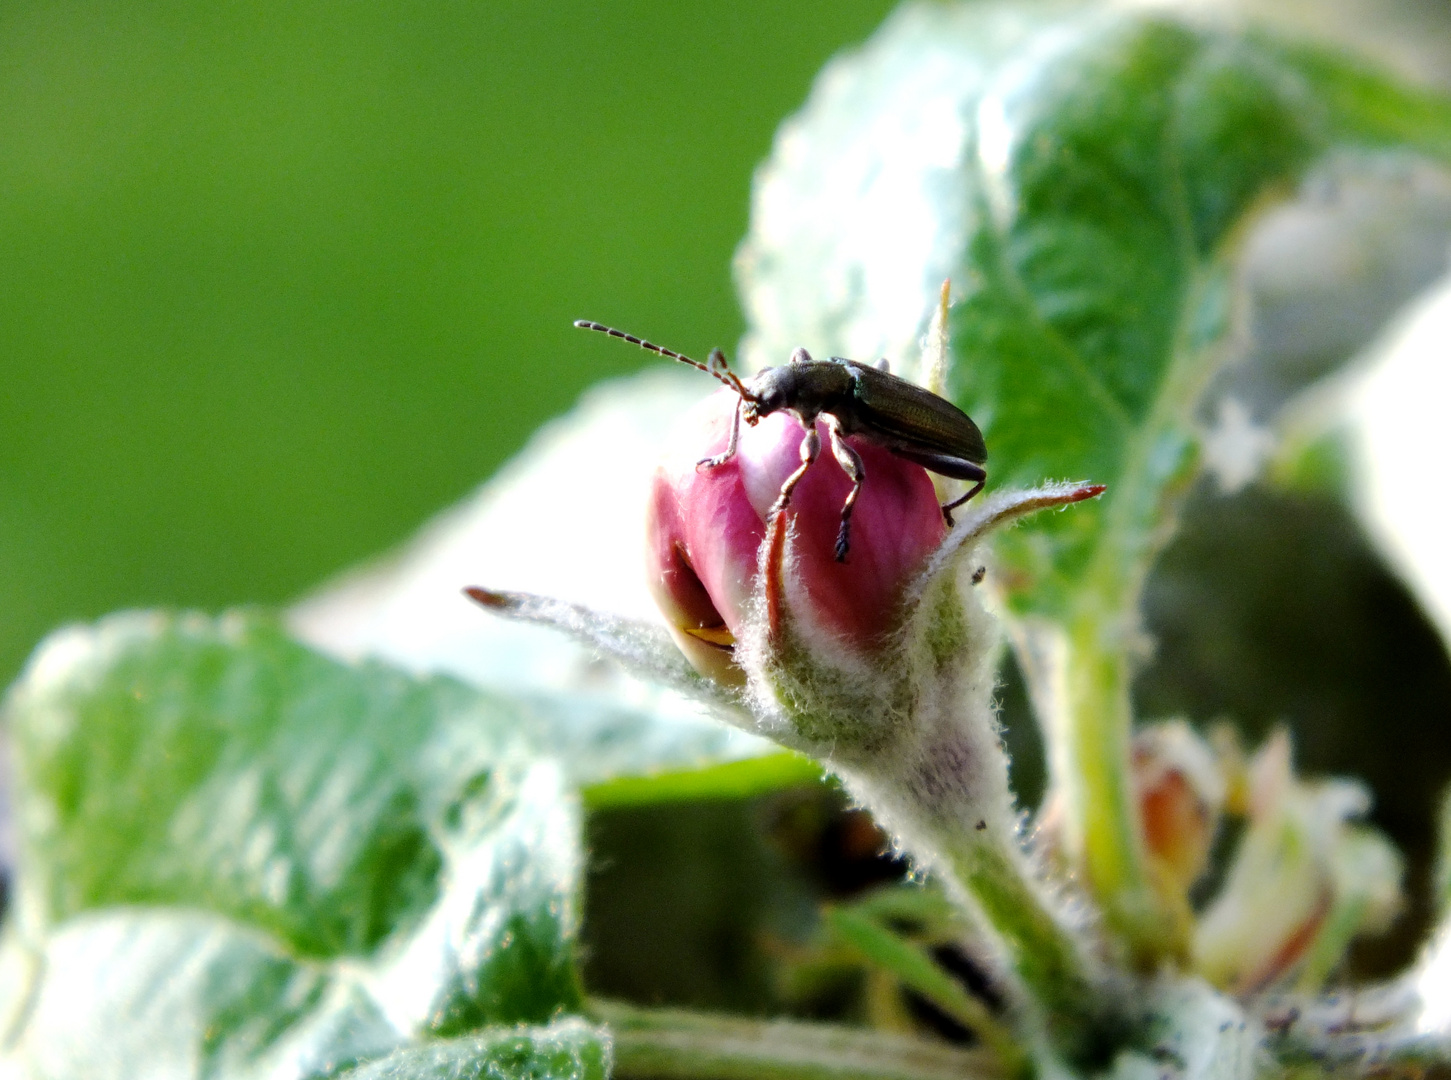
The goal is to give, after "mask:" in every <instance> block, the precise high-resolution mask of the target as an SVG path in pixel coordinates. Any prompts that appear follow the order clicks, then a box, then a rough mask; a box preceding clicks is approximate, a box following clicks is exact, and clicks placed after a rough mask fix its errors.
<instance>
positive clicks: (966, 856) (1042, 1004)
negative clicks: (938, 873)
mask: <svg viewBox="0 0 1451 1080" xmlns="http://www.w3.org/2000/svg"><path fill="white" fill-rule="evenodd" d="M949 857H950V859H951V861H952V869H953V874H954V876H955V877H956V878H957V880H958V881H959V882H961V883H962V885H963V887H964V888H965V889H966V890H967V891H968V893H969V894H970V895H971V896H972V898H973V899H974V900H975V901H976V902H977V905H978V907H979V908H980V909H981V911H982V914H983V916H984V918H985V919H986V921H987V923H988V925H989V926H991V928H992V930H993V931H994V933H995V935H996V937H997V939H998V942H999V943H1000V944H1001V946H1002V948H1003V950H1004V952H1005V953H1006V957H1007V961H1008V964H1009V966H1010V967H1011V969H1012V970H1013V972H1014V973H1015V974H1016V975H1017V976H1018V978H1019V979H1020V980H1021V981H1022V983H1023V986H1024V987H1025V988H1026V989H1027V991H1028V993H1029V995H1030V997H1031V998H1032V1000H1033V1003H1034V1005H1035V1006H1036V1009H1037V1013H1038V1015H1037V1017H1035V1019H1036V1020H1037V1021H1038V1022H1039V1023H1041V1024H1042V1027H1043V1029H1044V1030H1043V1034H1044V1035H1045V1036H1046V1038H1047V1041H1048V1043H1049V1044H1050V1045H1051V1046H1052V1047H1053V1049H1054V1050H1055V1051H1056V1053H1058V1054H1059V1055H1061V1056H1062V1057H1063V1058H1064V1059H1065V1060H1067V1061H1087V1060H1089V1059H1091V1058H1092V1057H1093V1056H1094V1055H1095V1054H1096V1053H1097V1052H1098V1051H1099V1050H1100V1049H1101V1048H1102V1046H1103V1045H1104V1044H1105V1043H1106V1042H1111V1041H1112V1040H1113V1039H1114V1038H1115V1037H1116V1036H1117V1034H1118V1031H1117V1028H1118V1026H1119V1025H1118V1024H1117V1023H1116V1022H1115V1021H1116V1018H1115V1017H1114V1016H1113V1014H1112V1006H1113V1005H1114V1004H1116V1002H1115V1001H1114V999H1113V998H1112V997H1111V996H1110V995H1105V994H1104V993H1102V987H1101V986H1099V985H1098V984H1097V980H1095V979H1093V978H1092V977H1091V974H1090V968H1089V961H1088V958H1087V957H1086V956H1085V954H1084V952H1083V950H1082V948H1081V947H1080V946H1079V943H1078V941H1077V940H1076V939H1075V938H1074V937H1073V936H1072V935H1071V934H1070V933H1069V932H1068V930H1067V928H1066V927H1064V926H1063V925H1062V923H1060V922H1059V921H1058V919H1057V918H1055V917H1054V914H1053V913H1052V912H1051V911H1050V910H1049V909H1048V908H1047V907H1046V906H1045V904H1044V902H1043V899H1042V897H1041V896H1040V895H1039V894H1038V893H1037V891H1036V890H1035V889H1034V888H1033V887H1032V886H1031V885H1030V884H1029V882H1028V881H1027V880H1026V879H1025V878H1024V876H1023V872H1022V868H1021V867H1020V865H1019V863H1018V860H1016V859H1014V858H1013V857H1012V856H1011V855H1009V854H1008V853H1006V852H1003V851H1000V850H998V849H997V848H996V847H994V846H993V844H992V843H991V841H989V840H986V839H984V840H982V841H980V842H971V841H969V842H967V843H963V844H959V845H957V846H956V847H955V848H953V849H952V850H951V851H950V853H949Z"/></svg>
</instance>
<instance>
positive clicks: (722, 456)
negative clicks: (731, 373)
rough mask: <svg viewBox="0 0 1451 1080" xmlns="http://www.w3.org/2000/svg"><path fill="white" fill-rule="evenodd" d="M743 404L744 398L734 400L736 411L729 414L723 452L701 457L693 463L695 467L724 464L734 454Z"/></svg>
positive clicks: (737, 441) (738, 436) (711, 467)
mask: <svg viewBox="0 0 1451 1080" xmlns="http://www.w3.org/2000/svg"><path fill="white" fill-rule="evenodd" d="M745 404H746V399H745V398H740V399H739V400H737V401H736V411H735V412H734V413H732V414H731V437H730V441H729V442H727V443H726V448H725V450H724V452H722V453H719V454H717V455H716V456H715V457H708V458H701V459H700V460H699V461H697V462H696V463H695V467H696V468H697V469H713V468H715V467H716V466H717V465H724V464H725V463H726V462H727V461H729V460H730V459H731V458H733V457H735V456H736V447H737V446H739V445H740V441H741V409H742V408H743V407H744V406H745Z"/></svg>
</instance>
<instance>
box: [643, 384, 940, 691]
mask: <svg viewBox="0 0 1451 1080" xmlns="http://www.w3.org/2000/svg"><path fill="white" fill-rule="evenodd" d="M737 400H738V399H737V397H736V395H735V394H734V393H732V392H731V391H729V390H721V391H719V392H717V393H716V394H714V395H712V396H711V397H709V398H707V399H706V400H705V401H703V402H701V403H700V405H699V406H697V407H696V408H695V409H693V410H691V412H690V413H689V414H687V416H686V417H685V419H684V421H683V423H682V427H681V429H680V431H681V434H680V437H679V438H678V439H677V440H676V442H675V444H674V445H673V446H672V447H671V449H670V451H669V453H668V456H667V458H666V461H665V462H664V463H663V464H662V465H661V466H660V467H659V469H658V470H657V471H656V474H655V480H654V487H653V491H652V497H651V501H650V513H649V518H648V523H647V537H648V540H647V547H646V551H647V563H648V566H647V569H648V577H649V582H650V587H651V589H652V591H653V593H654V595H655V600H656V602H657V603H658V604H659V605H660V608H661V610H662V611H663V612H664V613H665V616H666V619H667V622H668V623H669V625H670V627H671V631H672V633H673V634H674V636H675V638H676V640H677V641H678V642H679V644H680V646H681V648H682V650H684V652H685V654H686V656H688V657H689V658H690V661H691V663H692V664H694V665H695V666H696V668H697V669H698V670H700V671H701V672H702V673H704V674H706V675H709V676H712V677H715V678H720V679H724V680H726V681H730V682H736V683H738V682H740V681H741V679H742V675H741V673H740V672H739V670H738V669H736V668H735V666H734V664H733V662H732V660H731V649H732V647H733V645H734V643H735V640H736V639H737V638H738V637H740V636H741V634H742V630H743V626H744V623H745V621H746V619H747V618H748V616H749V614H750V607H751V604H752V598H753V596H754V595H755V592H756V586H757V577H758V574H759V568H760V566H761V557H760V549H761V544H762V541H763V540H764V538H765V536H766V521H767V517H768V515H769V513H770V509H771V506H772V504H773V503H775V501H776V499H777V497H778V495H779V494H780V491H781V485H782V484H783V483H784V482H785V481H786V478H787V477H788V476H790V475H791V473H792V472H794V471H795V470H796V469H797V468H798V467H799V465H800V464H801V456H800V453H801V451H800V447H801V441H802V439H803V438H804V437H805V432H804V431H803V430H802V428H801V425H800V424H799V423H798V422H797V421H796V419H795V418H794V417H792V416H790V415H789V414H787V413H784V412H778V413H774V414H772V415H770V416H767V417H765V418H764V419H762V420H761V422H760V423H759V424H757V425H755V426H754V427H752V426H747V425H744V424H743V425H742V426H741V435H740V446H739V449H738V452H737V453H736V456H735V457H734V458H732V459H731V460H729V461H727V462H725V463H723V464H721V465H717V466H713V467H711V466H697V462H699V461H700V460H701V459H702V458H707V457H711V456H713V455H715V454H719V453H721V452H722V451H724V450H725V447H726V444H727V441H728V438H729V434H730V423H731V418H732V415H733V413H734V410H735V407H736V402H737ZM817 430H818V434H819V435H820V437H821V447H822V448H821V453H820V456H819V457H818V458H817V459H816V462H815V463H814V464H813V465H812V466H811V468H810V469H808V470H807V471H806V475H805V476H804V477H803V478H802V480H801V482H800V483H799V484H798V485H797V486H796V489H795V491H794V492H793V494H792V497H791V503H790V505H789V506H788V508H787V510H786V520H787V524H788V525H789V527H790V529H791V532H792V539H791V544H790V553H789V558H788V562H787V570H786V573H787V576H788V578H789V579H790V580H789V585H790V588H791V593H792V599H793V603H794V604H795V605H796V606H797V608H798V609H799V610H797V616H798V617H799V618H800V619H801V620H803V621H805V622H807V623H808V624H809V625H810V626H811V628H812V629H816V630H820V631H822V632H825V633H826V634H828V635H830V636H831V638H833V639H835V640H836V641H839V642H841V643H843V644H845V645H846V646H848V647H849V648H851V649H853V650H857V651H872V650H876V649H878V648H880V647H881V646H882V644H883V643H884V641H885V639H886V637H887V636H888V635H889V634H890V633H891V631H893V630H894V629H896V628H897V625H898V622H899V618H900V610H899V608H900V601H901V599H902V594H903V590H904V588H905V587H906V585H907V584H908V583H909V582H910V581H911V580H912V579H913V578H914V576H915V575H916V574H917V573H918V572H920V571H921V569H922V567H923V566H924V564H925V562H926V559H927V557H928V556H929V555H930V554H931V553H932V552H933V551H934V550H936V548H937V546H938V545H939V544H940V543H941V542H942V538H943V536H944V535H945V532H946V526H945V524H944V522H943V520H942V512H941V510H940V509H939V505H938V501H937V493H936V490H935V489H934V488H933V485H932V480H931V478H930V477H929V476H928V474H927V471H926V470H925V469H923V468H922V467H921V466H920V465H914V464H912V463H911V462H908V461H905V460H903V459H902V458H899V457H897V456H895V455H893V454H891V453H889V452H888V451H886V450H884V449H882V448H881V447H880V446H877V445H876V444H874V443H872V442H871V441H870V440H868V439H865V438H861V437H859V436H857V437H851V438H849V439H848V442H849V443H850V444H851V446H852V447H853V449H855V450H856V451H857V453H859V454H860V455H861V458H862V463H863V466H864V467H865V471H866V482H865V484H864V485H863V487H862V490H861V494H860V496H859V497H858V499H857V503H856V508H855V512H854V513H853V515H852V520H851V549H850V552H849V554H848V555H847V558H846V561H845V562H837V561H836V558H835V544H836V535H837V529H838V527H839V525H840V522H841V508H842V504H843V503H844V502H845V501H846V497H847V494H848V493H849V492H850V490H851V480H850V479H849V478H848V477H847V475H846V473H845V472H844V471H843V469H842V468H841V466H840V465H839V464H838V463H837V462H836V460H835V458H833V457H832V455H831V450H830V445H831V444H830V441H829V439H828V438H827V432H826V428H825V425H824V424H818V428H817Z"/></svg>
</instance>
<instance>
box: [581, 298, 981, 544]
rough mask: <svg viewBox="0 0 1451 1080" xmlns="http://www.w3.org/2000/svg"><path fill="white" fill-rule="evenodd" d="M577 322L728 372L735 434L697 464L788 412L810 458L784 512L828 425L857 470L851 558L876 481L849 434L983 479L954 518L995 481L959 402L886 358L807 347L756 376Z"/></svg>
mask: <svg viewBox="0 0 1451 1080" xmlns="http://www.w3.org/2000/svg"><path fill="white" fill-rule="evenodd" d="M574 325H575V326H577V327H579V328H580V329H582V330H594V331H597V332H598V333H601V334H608V335H609V336H610V337H617V338H621V339H623V340H625V341H628V342H630V343H631V344H632V345H638V346H640V348H642V349H646V350H648V351H649V352H652V353H656V354H657V355H659V356H664V357H668V358H669V359H671V360H678V361H680V363H682V364H689V365H690V366H691V367H693V368H697V369H699V370H701V371H704V372H705V373H706V374H707V375H711V376H713V377H715V378H716V379H719V380H720V381H721V382H723V383H724V384H725V385H726V386H729V387H730V388H731V389H732V390H734V391H735V392H736V394H738V395H739V397H740V400H739V401H738V402H737V403H736V411H735V416H734V417H733V418H732V420H731V433H730V440H729V441H728V442H727V443H726V448H725V450H724V451H723V452H722V453H720V454H717V455H716V456H715V457H708V458H702V459H701V460H700V461H699V462H698V463H697V465H696V467H697V468H715V467H716V466H719V465H724V464H725V463H726V462H727V461H729V460H730V459H731V458H733V457H735V454H736V447H737V446H738V445H739V443H740V434H741V421H742V420H745V422H746V423H747V424H750V425H752V426H754V425H755V424H756V423H758V422H759V421H760V419H761V417H763V416H769V415H771V414H772V413H774V412H780V411H782V410H785V411H786V412H789V413H791V414H792V415H793V416H794V417H796V419H797V420H798V421H799V422H800V424H801V426H802V428H804V429H805V431H806V438H804V439H803V440H801V465H800V467H799V468H797V469H796V470H795V471H794V472H793V473H792V474H791V475H790V476H788V477H787V478H786V482H785V483H783V484H782V485H781V492H780V494H779V495H777V497H776V501H775V503H774V504H773V505H772V506H771V511H770V513H771V515H773V516H774V515H776V514H779V513H780V512H781V511H782V510H784V509H786V506H787V504H788V503H789V502H790V501H791V492H792V491H794V490H795V488H796V485H797V484H798V483H799V482H800V480H801V478H802V477H803V476H805V475H806V470H807V469H809V468H811V463H812V462H814V461H815V460H816V457H817V455H818V454H819V453H820V452H821V438H820V436H818V435H817V433H816V421H817V420H818V419H820V420H822V421H823V422H824V423H825V425H826V433H827V437H828V439H829V440H830V443H831V453H832V456H833V457H835V458H836V460H837V462H838V463H839V464H840V465H841V467H842V469H843V470H844V471H845V472H846V474H847V476H849V477H850V478H851V482H852V487H851V491H850V492H849V493H848V494H847V497H846V502H844V503H843V504H842V507H841V528H840V529H839V530H838V532H837V534H836V561H837V562H845V561H846V556H847V552H848V551H849V550H850V549H851V514H852V509H853V507H854V506H855V505H856V500H857V496H858V495H859V494H861V489H862V484H863V483H864V482H865V481H866V470H865V468H863V466H862V459H861V455H859V454H858V453H857V452H856V451H855V450H853V449H852V448H851V446H850V445H849V444H848V443H847V441H846V437H847V436H848V435H860V436H862V437H863V438H866V439H870V440H871V441H872V442H874V443H876V444H877V445H879V446H881V447H882V448H884V449H886V450H889V451H890V452H891V453H893V454H896V455H897V456H898V457H901V458H905V459H906V460H908V461H912V462H915V463H916V464H918V465H921V466H922V467H923V468H924V469H926V470H927V471H928V472H934V473H937V474H938V475H940V476H947V477H950V478H952V479H954V480H966V481H969V482H971V483H972V484H973V487H972V488H970V489H969V490H968V492H967V494H965V495H963V496H962V497H961V498H957V499H954V500H953V501H952V502H950V503H947V504H946V505H945V506H943V507H942V516H943V518H944V519H945V520H946V521H947V524H949V525H951V524H952V511H953V510H955V509H956V508H957V507H959V506H961V505H962V504H963V503H965V502H967V501H968V500H969V499H971V498H972V497H973V496H974V495H976V494H977V493H978V492H979V491H981V490H982V488H983V485H984V484H985V483H987V470H986V469H984V468H983V466H984V465H985V464H986V463H987V446H986V444H984V442H983V438H982V432H981V431H979V430H978V427H977V425H976V424H974V423H973V422H972V418H971V417H969V416H968V415H967V413H965V412H963V411H962V410H961V409H959V408H958V407H957V406H956V405H954V404H952V402H950V401H948V400H946V399H945V398H941V397H938V396H937V395H936V394H934V393H932V392H931V391H930V390H926V389H923V388H922V387H920V386H918V385H916V384H915V383H910V382H908V381H907V380H906V379H901V378H898V377H897V376H895V375H893V374H891V372H890V371H889V370H888V365H887V361H886V360H882V361H880V362H879V363H878V364H877V365H875V366H873V365H869V364H862V363H858V362H857V361H855V360H847V359H845V358H844V357H840V356H833V357H832V358H831V359H829V360H813V359H812V358H811V354H810V353H808V352H807V351H806V350H805V349H801V348H798V349H796V350H795V351H793V352H792V353H791V360H790V362H789V363H788V364H785V365H783V366H781V367H768V368H762V369H761V370H760V371H759V372H757V373H756V374H755V375H753V376H752V377H751V378H750V380H749V381H742V380H741V378H740V377H739V376H738V375H736V373H735V372H733V371H731V369H730V365H729V363H728V362H727V361H726V356H725V353H724V352H722V351H721V350H720V349H712V350H711V351H710V355H709V356H708V357H707V358H706V362H705V363H703V364H702V363H701V362H700V361H699V360H692V359H691V358H690V357H688V356H685V355H684V354H682V353H678V352H676V351H675V350H673V349H667V348H664V347H663V346H660V345H656V344H654V343H653V342H650V341H646V340H644V339H643V338H638V337H636V336H635V335H634V334H627V333H625V332H624V331H623V330H616V329H615V328H614V327H611V326H605V325H604V324H603V323H597V322H590V321H589V320H587V319H577V320H576V321H575V324H574Z"/></svg>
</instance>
